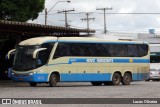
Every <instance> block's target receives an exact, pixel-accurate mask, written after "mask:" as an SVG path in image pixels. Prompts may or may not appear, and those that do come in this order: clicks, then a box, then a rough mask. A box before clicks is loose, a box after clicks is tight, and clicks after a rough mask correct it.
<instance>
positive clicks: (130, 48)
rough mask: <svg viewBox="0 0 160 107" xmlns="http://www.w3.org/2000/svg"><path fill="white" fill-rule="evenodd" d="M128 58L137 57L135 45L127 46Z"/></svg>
mask: <svg viewBox="0 0 160 107" xmlns="http://www.w3.org/2000/svg"><path fill="white" fill-rule="evenodd" d="M128 56H129V57H138V48H137V45H128Z"/></svg>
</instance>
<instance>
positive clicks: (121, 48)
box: [114, 44, 127, 57]
mask: <svg viewBox="0 0 160 107" xmlns="http://www.w3.org/2000/svg"><path fill="white" fill-rule="evenodd" d="M114 56H115V57H124V56H127V45H121V44H120V45H115V47H114Z"/></svg>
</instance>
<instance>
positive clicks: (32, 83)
mask: <svg viewBox="0 0 160 107" xmlns="http://www.w3.org/2000/svg"><path fill="white" fill-rule="evenodd" d="M29 85H30V86H31V87H35V86H37V83H36V82H30V83H29Z"/></svg>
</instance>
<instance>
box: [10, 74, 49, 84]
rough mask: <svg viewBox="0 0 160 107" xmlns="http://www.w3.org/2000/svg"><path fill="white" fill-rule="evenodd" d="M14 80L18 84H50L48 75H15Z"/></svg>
mask: <svg viewBox="0 0 160 107" xmlns="http://www.w3.org/2000/svg"><path fill="white" fill-rule="evenodd" d="M12 79H13V81H17V82H48V74H32V75H24V74H13V75H12Z"/></svg>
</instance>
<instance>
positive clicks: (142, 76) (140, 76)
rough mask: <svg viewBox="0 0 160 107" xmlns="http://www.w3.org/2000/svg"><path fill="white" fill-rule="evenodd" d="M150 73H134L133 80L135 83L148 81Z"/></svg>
mask: <svg viewBox="0 0 160 107" xmlns="http://www.w3.org/2000/svg"><path fill="white" fill-rule="evenodd" d="M147 75H148V73H133V74H132V80H133V81H140V80H146V79H147Z"/></svg>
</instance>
